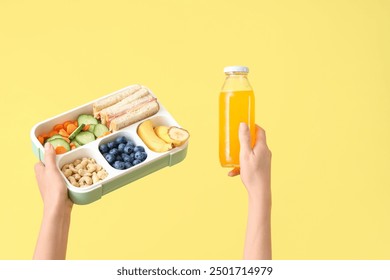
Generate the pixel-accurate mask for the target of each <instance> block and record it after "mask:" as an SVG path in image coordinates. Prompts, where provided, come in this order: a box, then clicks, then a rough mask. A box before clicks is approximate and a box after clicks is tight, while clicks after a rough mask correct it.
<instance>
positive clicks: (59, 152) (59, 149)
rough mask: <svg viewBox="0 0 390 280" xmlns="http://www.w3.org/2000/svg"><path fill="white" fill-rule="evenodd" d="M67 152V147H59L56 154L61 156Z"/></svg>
mask: <svg viewBox="0 0 390 280" xmlns="http://www.w3.org/2000/svg"><path fill="white" fill-rule="evenodd" d="M66 152H67V151H66V149H65V147H62V146H57V147H56V154H57V155H59V154H65V153H66Z"/></svg>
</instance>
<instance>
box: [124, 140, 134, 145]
mask: <svg viewBox="0 0 390 280" xmlns="http://www.w3.org/2000/svg"><path fill="white" fill-rule="evenodd" d="M128 145H132V146H134V147H135V144H134V142H133V141H131V140H128V141H127V143H126V146H128Z"/></svg>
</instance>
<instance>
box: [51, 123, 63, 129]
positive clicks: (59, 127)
mask: <svg viewBox="0 0 390 280" xmlns="http://www.w3.org/2000/svg"><path fill="white" fill-rule="evenodd" d="M63 128H64V126H63V125H62V124H56V125H55V126H54V127H53V130H57V131H59V130H60V129H63Z"/></svg>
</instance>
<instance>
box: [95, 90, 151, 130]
mask: <svg viewBox="0 0 390 280" xmlns="http://www.w3.org/2000/svg"><path fill="white" fill-rule="evenodd" d="M144 97H149V99H148V100H150V99H151V98H153V96H152V95H151V94H150V93H149V91H148V90H147V89H146V88H141V89H139V90H138V91H136V92H135V93H133V94H131V95H129V96H128V97H126V98H124V99H122V100H121V101H119V102H118V103H116V104H114V105H112V106H110V107H107V108H105V109H103V110H101V111H100V113H99V114H100V118H101V121H102V124H109V122H110V120H111V119H113V118H115V116H116V115H120V114H122V113H121V112H123V111H125V110H129V108H131V107H132V106H136V105H138V104H140V103H142V102H144V101H145V99H143V98H144ZM113 116H114V117H113Z"/></svg>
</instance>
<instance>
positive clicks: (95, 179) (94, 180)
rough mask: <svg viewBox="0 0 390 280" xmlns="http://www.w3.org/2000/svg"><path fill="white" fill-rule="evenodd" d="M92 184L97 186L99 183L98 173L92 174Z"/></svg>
mask: <svg viewBox="0 0 390 280" xmlns="http://www.w3.org/2000/svg"><path fill="white" fill-rule="evenodd" d="M92 182H93V183H94V184H96V183H97V182H99V177H98V175H97V174H96V172H93V174H92Z"/></svg>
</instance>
